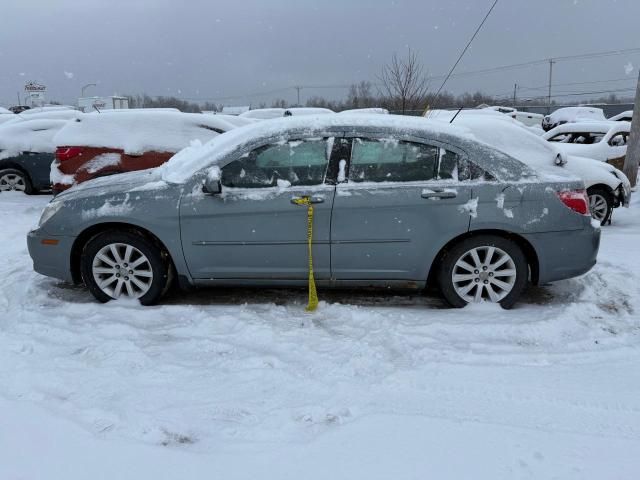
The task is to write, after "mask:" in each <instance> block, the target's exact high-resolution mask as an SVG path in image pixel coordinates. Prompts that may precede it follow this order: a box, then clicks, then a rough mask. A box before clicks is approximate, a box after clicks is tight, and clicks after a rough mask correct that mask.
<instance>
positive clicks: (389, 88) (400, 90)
mask: <svg viewBox="0 0 640 480" xmlns="http://www.w3.org/2000/svg"><path fill="white" fill-rule="evenodd" d="M379 80H380V83H381V84H382V94H383V95H384V96H385V97H386V98H387V99H388V101H389V102H390V103H391V104H392V105H394V106H396V105H397V107H398V109H399V110H400V111H401V112H402V114H403V115H404V114H405V112H406V111H407V110H410V109H413V108H415V107H417V106H418V105H420V104H421V103H422V102H423V101H424V98H425V97H426V94H427V90H428V87H429V85H428V83H427V77H426V75H425V73H424V68H423V66H422V65H421V64H420V62H419V61H418V56H417V55H416V53H415V52H413V51H412V50H411V49H409V52H408V55H407V57H406V58H399V57H398V55H397V54H395V53H394V54H393V56H392V57H391V62H390V63H389V64H388V65H385V66H384V67H382V73H381V74H380V77H379Z"/></svg>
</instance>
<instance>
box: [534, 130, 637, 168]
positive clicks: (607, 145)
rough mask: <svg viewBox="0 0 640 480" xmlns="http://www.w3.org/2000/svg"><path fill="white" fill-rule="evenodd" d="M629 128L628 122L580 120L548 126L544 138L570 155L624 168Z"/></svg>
mask: <svg viewBox="0 0 640 480" xmlns="http://www.w3.org/2000/svg"><path fill="white" fill-rule="evenodd" d="M630 131H631V124H630V123H629V122H611V121H604V122H577V123H566V124H564V125H560V126H558V127H556V128H554V129H552V130H549V131H548V132H546V133H545V134H544V135H542V138H543V139H544V140H547V141H548V142H551V143H553V144H554V145H555V146H556V147H557V148H558V150H560V151H562V152H565V153H566V154H567V155H578V156H581V157H586V158H592V159H594V160H598V161H600V162H607V163H610V164H611V165H613V166H614V167H616V168H618V169H622V168H623V166H624V158H625V156H626V154H627V141H628V140H629V132H630Z"/></svg>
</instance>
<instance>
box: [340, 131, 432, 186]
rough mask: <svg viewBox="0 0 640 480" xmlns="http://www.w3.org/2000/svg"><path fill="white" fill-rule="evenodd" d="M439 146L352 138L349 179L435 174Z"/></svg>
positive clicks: (409, 179)
mask: <svg viewBox="0 0 640 480" xmlns="http://www.w3.org/2000/svg"><path fill="white" fill-rule="evenodd" d="M438 158H439V148H438V147H435V146H432V145H425V144H421V143H414V142H405V141H398V140H394V139H388V140H387V139H381V140H367V139H360V138H356V139H354V141H353V149H352V152H351V165H350V169H349V181H350V182H413V181H421V180H433V179H434V178H435V177H436V173H437V170H436V168H437V165H438Z"/></svg>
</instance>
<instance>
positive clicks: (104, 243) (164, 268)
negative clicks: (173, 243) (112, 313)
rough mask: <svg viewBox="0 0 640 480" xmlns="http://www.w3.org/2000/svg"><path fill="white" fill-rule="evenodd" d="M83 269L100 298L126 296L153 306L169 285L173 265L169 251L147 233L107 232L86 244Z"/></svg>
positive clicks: (104, 300)
mask: <svg viewBox="0 0 640 480" xmlns="http://www.w3.org/2000/svg"><path fill="white" fill-rule="evenodd" d="M80 269H81V272H82V279H83V281H84V283H85V285H86V286H87V287H88V288H89V290H90V291H91V293H92V294H93V296H94V297H95V298H96V299H97V300H98V301H100V302H103V303H104V302H108V301H109V300H113V299H119V298H126V299H137V300H139V301H140V303H141V304H143V305H152V304H154V303H156V302H157V301H158V300H159V299H160V297H161V296H162V294H163V293H164V292H165V291H166V289H167V287H168V284H169V282H170V270H171V265H170V262H169V261H168V256H167V255H166V253H163V252H162V250H161V249H160V248H158V246H156V245H155V244H154V243H153V242H151V241H149V240H147V238H145V237H144V236H142V235H139V234H137V233H133V232H119V231H108V232H103V233H100V234H98V235H96V236H95V237H93V238H92V239H91V240H89V242H88V243H87V244H86V245H85V247H84V250H83V252H82V257H81V263H80Z"/></svg>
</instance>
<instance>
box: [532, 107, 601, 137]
mask: <svg viewBox="0 0 640 480" xmlns="http://www.w3.org/2000/svg"><path fill="white" fill-rule="evenodd" d="M606 119H607V118H606V117H605V116H604V111H603V110H602V109H601V108H595V107H564V108H559V109H557V110H556V111H555V112H552V113H550V114H549V115H546V116H545V117H544V118H543V119H542V129H543V130H544V131H545V132H548V131H549V130H551V129H552V128H555V127H557V126H558V125H563V124H565V123H573V122H586V121H587V122H588V121H602V120H606Z"/></svg>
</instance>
